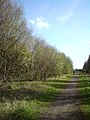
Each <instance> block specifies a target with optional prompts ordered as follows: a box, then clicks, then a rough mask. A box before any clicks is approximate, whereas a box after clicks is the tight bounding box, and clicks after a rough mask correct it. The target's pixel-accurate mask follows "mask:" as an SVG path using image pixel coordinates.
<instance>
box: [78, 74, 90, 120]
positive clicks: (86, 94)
mask: <svg viewBox="0 0 90 120" xmlns="http://www.w3.org/2000/svg"><path fill="white" fill-rule="evenodd" d="M78 89H79V94H80V96H81V97H80V109H81V111H82V113H83V115H84V116H85V120H90V77H89V76H88V77H87V76H83V77H81V79H80V82H79V84H78Z"/></svg>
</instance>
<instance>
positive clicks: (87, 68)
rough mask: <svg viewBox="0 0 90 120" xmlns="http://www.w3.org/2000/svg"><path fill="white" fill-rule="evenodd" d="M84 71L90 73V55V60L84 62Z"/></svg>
mask: <svg viewBox="0 0 90 120" xmlns="http://www.w3.org/2000/svg"><path fill="white" fill-rule="evenodd" d="M83 71H84V72H85V73H90V55H89V57H88V60H87V61H86V62H85V63H84V66H83Z"/></svg>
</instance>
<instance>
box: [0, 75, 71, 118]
mask: <svg viewBox="0 0 90 120" xmlns="http://www.w3.org/2000/svg"><path fill="white" fill-rule="evenodd" d="M68 79H69V77H68V78H66V77H63V78H62V79H61V78H56V79H49V80H48V81H44V82H42V81H32V82H28V81H26V82H12V83H8V84H7V85H6V86H5V85H1V88H0V120H37V119H38V118H39V115H40V114H41V113H43V112H45V110H46V107H47V106H48V105H49V103H50V102H51V101H53V99H54V98H55V97H56V96H57V95H58V93H59V92H60V90H61V89H63V88H64V87H65V85H66V84H67V81H68Z"/></svg>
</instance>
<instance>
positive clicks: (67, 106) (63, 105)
mask: <svg viewBox="0 0 90 120" xmlns="http://www.w3.org/2000/svg"><path fill="white" fill-rule="evenodd" d="M77 82H78V79H77V78H73V79H72V80H71V81H70V82H68V83H67V84H68V85H67V87H66V88H65V89H64V90H62V92H61V93H60V96H58V97H57V98H56V100H55V101H54V102H52V103H51V105H50V107H49V108H48V109H47V113H45V114H44V115H43V117H42V118H41V120H84V119H83V116H82V113H81V111H80V109H79V107H78V101H77V99H76V98H77V89H76V86H77Z"/></svg>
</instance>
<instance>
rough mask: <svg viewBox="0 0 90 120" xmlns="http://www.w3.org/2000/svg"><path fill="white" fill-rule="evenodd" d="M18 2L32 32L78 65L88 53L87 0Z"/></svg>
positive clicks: (89, 5)
mask: <svg viewBox="0 0 90 120" xmlns="http://www.w3.org/2000/svg"><path fill="white" fill-rule="evenodd" d="M17 1H18V0H17ZM18 2H19V4H21V5H22V6H23V9H24V16H25V18H26V21H27V24H28V26H30V27H32V28H33V32H34V34H35V35H39V36H42V37H43V38H44V39H45V40H46V41H47V42H48V43H49V44H51V45H53V46H55V47H56V48H57V49H58V50H59V51H61V52H64V53H65V54H66V55H67V56H70V58H71V59H72V61H73V65H74V68H82V67H83V64H84V62H85V61H86V60H87V59H88V56H89V54H90V0H19V1H18Z"/></svg>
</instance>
